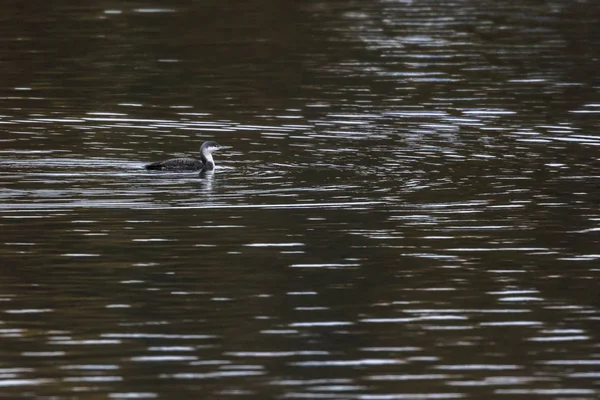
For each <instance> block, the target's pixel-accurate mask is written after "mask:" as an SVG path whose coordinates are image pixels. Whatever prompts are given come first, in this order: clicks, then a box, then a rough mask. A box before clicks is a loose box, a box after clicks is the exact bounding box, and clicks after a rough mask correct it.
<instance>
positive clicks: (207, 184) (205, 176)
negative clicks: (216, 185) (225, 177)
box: [198, 170, 215, 192]
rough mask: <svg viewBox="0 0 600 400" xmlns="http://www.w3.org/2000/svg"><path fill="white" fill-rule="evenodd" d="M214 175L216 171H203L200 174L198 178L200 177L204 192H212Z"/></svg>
mask: <svg viewBox="0 0 600 400" xmlns="http://www.w3.org/2000/svg"><path fill="white" fill-rule="evenodd" d="M214 175H215V171H214V170H202V171H200V172H199V173H198V176H199V177H200V188H201V189H202V190H203V191H205V192H212V190H213V177H214Z"/></svg>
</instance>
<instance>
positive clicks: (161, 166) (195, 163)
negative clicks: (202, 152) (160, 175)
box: [146, 158, 204, 171]
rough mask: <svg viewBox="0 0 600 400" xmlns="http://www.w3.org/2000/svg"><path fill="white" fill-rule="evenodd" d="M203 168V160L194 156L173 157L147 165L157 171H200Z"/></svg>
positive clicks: (149, 168)
mask: <svg viewBox="0 0 600 400" xmlns="http://www.w3.org/2000/svg"><path fill="white" fill-rule="evenodd" d="M203 168H204V164H203V163H202V161H200V160H196V159H194V158H172V159H170V160H166V161H158V162H153V163H152V164H148V165H146V169H148V170H156V171H198V170H201V169H203Z"/></svg>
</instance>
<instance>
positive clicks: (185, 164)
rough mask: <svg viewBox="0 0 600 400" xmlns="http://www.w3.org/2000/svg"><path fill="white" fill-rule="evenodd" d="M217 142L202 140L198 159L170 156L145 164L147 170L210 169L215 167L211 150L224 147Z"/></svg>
mask: <svg viewBox="0 0 600 400" xmlns="http://www.w3.org/2000/svg"><path fill="white" fill-rule="evenodd" d="M224 148H226V146H219V144H218V143H217V142H212V141H208V142H204V143H202V146H201V147H200V160H196V159H195V158H171V159H170V160H165V161H157V162H153V163H151V164H147V165H146V166H145V168H146V169H149V170H158V171H175V172H177V171H210V170H213V169H214V168H215V160H213V157H212V152H213V151H217V150H219V149H224Z"/></svg>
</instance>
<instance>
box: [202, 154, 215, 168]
mask: <svg viewBox="0 0 600 400" xmlns="http://www.w3.org/2000/svg"><path fill="white" fill-rule="evenodd" d="M201 158H202V164H204V168H207V169H213V168H214V167H215V160H213V157H212V154H210V152H208V151H203V152H202V157H201Z"/></svg>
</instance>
